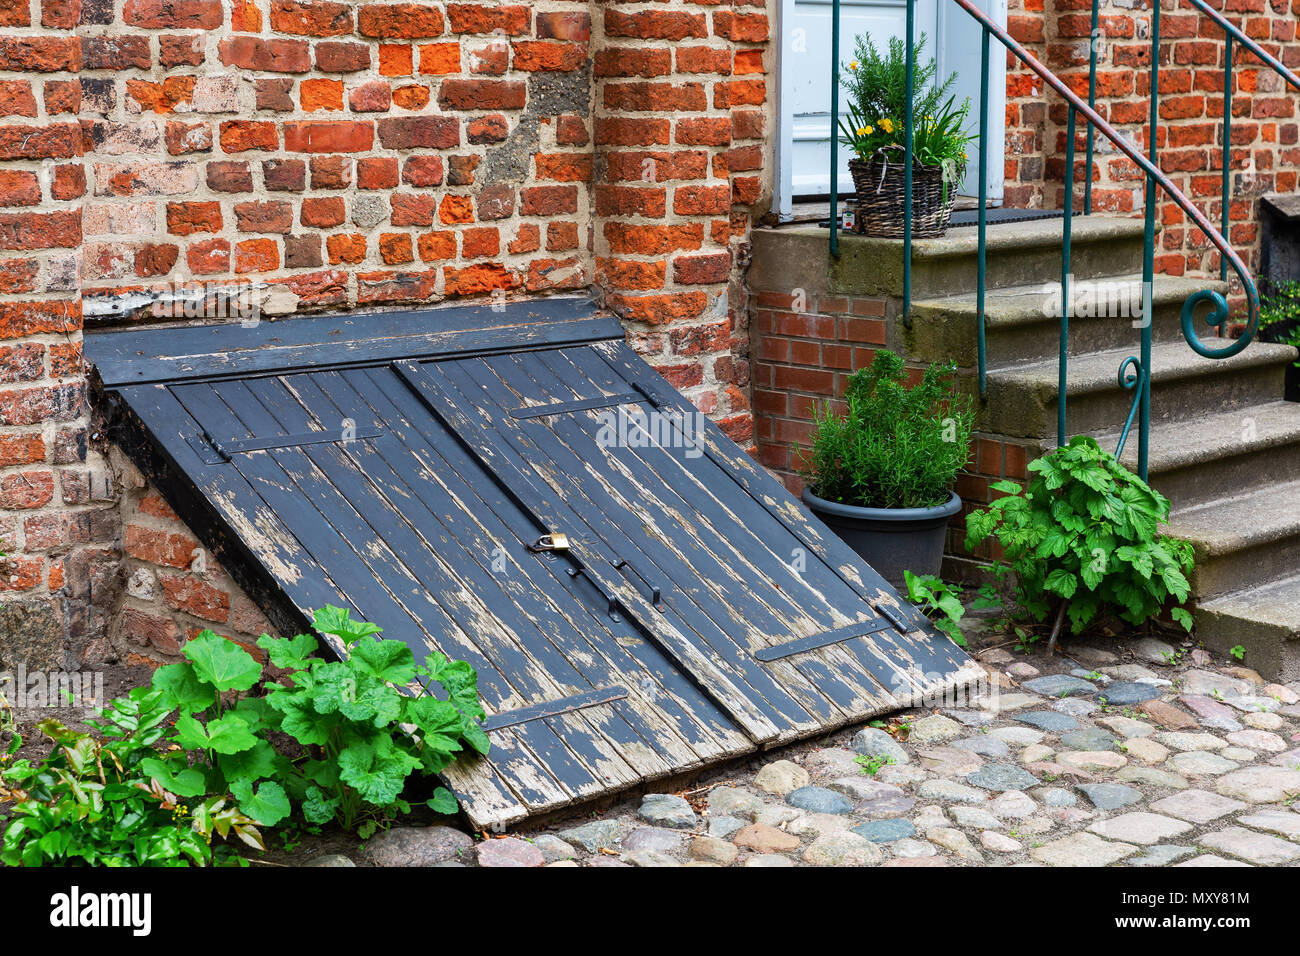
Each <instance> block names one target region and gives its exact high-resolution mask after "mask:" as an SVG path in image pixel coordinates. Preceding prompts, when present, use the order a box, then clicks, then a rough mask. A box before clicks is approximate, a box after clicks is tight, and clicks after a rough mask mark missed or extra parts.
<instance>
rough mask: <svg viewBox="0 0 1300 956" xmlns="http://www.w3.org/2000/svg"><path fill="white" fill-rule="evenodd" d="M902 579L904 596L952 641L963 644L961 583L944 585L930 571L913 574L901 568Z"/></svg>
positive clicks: (962, 645) (964, 639) (963, 614)
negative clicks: (905, 591) (904, 583)
mask: <svg viewBox="0 0 1300 956" xmlns="http://www.w3.org/2000/svg"><path fill="white" fill-rule="evenodd" d="M903 579H904V580H905V581H906V582H907V599H908V600H909V601H911V602H912V603H913V604H915V605H917V606H918V607H920V608H921V610H922V611H924V612H925V614H926V616H927V617H929V618H930V619H931V620H932V621H934V626H935V627H936V628H937V629H938V630H940V631H943V633H945V634H947V635H948V637H949V638H950V639H951V640H952V642H953V643H954V644H958V645H960V646H961V647H965V646H966V638H965V636H964V635H963V634H962V632H961V619H962V617H964V616H965V614H966V607H965V605H964V604H962V603H961V595H962V588H961V586H960V585H956V584H952V585H950V584H945V583H944V582H943V580H942V579H941V578H939V577H937V576H936V575H933V574H913V573H912V572H911V571H904V572H903Z"/></svg>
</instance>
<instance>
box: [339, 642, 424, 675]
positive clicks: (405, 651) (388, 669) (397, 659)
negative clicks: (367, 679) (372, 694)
mask: <svg viewBox="0 0 1300 956" xmlns="http://www.w3.org/2000/svg"><path fill="white" fill-rule="evenodd" d="M352 664H353V666H354V667H355V668H356V669H357V670H358V671H359V672H361V673H363V674H369V675H370V676H372V677H376V678H378V679H379V680H382V681H388V682H389V683H392V684H397V685H399V686H403V685H405V684H407V683H409V682H410V681H411V679H412V678H413V677H415V655H414V654H412V653H411V649H410V648H409V647H407V646H406V645H405V644H403V643H402V642H401V641H381V640H376V639H370V640H361V641H358V642H357V643H356V645H355V646H354V647H353V648H352Z"/></svg>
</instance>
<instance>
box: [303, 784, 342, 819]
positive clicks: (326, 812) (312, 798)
mask: <svg viewBox="0 0 1300 956" xmlns="http://www.w3.org/2000/svg"><path fill="white" fill-rule="evenodd" d="M338 808H339V799H338V798H337V797H331V796H328V795H327V794H326V793H325V792H324V791H323V790H321V788H320V787H308V788H307V797H306V799H305V800H303V802H302V815H303V817H305V818H306V820H307V822H308V823H329V822H330V821H331V820H333V819H334V814H335V813H337V812H338Z"/></svg>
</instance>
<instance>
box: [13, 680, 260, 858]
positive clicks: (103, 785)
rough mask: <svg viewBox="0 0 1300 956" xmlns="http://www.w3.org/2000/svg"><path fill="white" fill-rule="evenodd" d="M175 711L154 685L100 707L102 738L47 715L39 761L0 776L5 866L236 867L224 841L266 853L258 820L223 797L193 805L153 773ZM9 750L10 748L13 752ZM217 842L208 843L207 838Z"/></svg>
mask: <svg viewBox="0 0 1300 956" xmlns="http://www.w3.org/2000/svg"><path fill="white" fill-rule="evenodd" d="M171 711H172V708H171V706H170V704H169V702H168V701H167V700H166V697H165V694H164V693H163V692H162V691H160V690H155V689H151V688H137V689H136V690H133V691H131V692H130V693H129V694H127V695H126V696H125V697H119V698H117V699H115V700H113V701H111V702H110V703H109V704H108V706H107V707H105V708H104V709H103V710H102V711H101V712H100V718H99V719H98V720H94V719H92V720H91V721H90V723H92V724H93V725H95V726H97V727H98V728H99V729H100V731H101V734H102V740H100V739H96V738H95V737H93V736H91V735H90V734H88V733H85V732H82V731H75V730H71V729H70V728H68V727H66V726H64V725H63V724H62V723H60V722H59V721H57V720H54V719H48V720H44V721H42V722H41V723H40V724H38V725H37V727H38V729H39V730H40V731H41V733H42V734H44V735H45V736H46V737H48V738H49V739H50V740H52V741H53V742H54V744H55V747H54V751H53V752H52V753H51V755H50V756H49V757H48V758H46V759H45V760H43V761H41V762H40V763H38V764H33V763H31V761H28V760H18V761H14V762H13V763H12V765H10V766H7V767H6V768H5V769H4V770H3V771H2V772H0V800H12V801H13V806H12V807H11V808H10V810H9V819H8V821H7V823H6V825H5V828H4V837H3V843H2V844H0V861H2V862H4V863H5V864H6V865H8V866H20V865H21V866H43V865H70V864H80V865H89V866H184V865H187V864H188V863H193V864H195V865H199V866H206V865H208V864H212V863H216V864H240V863H243V858H242V857H240V856H239V855H238V854H237V853H235V852H234V849H233V847H232V846H230V845H229V844H227V843H225V842H224V841H225V840H226V838H229V837H232V836H233V837H234V838H236V839H238V840H240V841H241V842H243V843H245V844H247V845H248V846H250V847H255V848H258V849H263V848H264V846H263V843H262V836H261V834H260V832H259V831H258V829H257V826H256V821H254V820H253V819H251V818H250V817H249V816H248V815H247V814H245V813H244V812H243V811H241V810H240V809H239V808H238V807H236V806H235V805H234V803H233V801H231V800H230V799H228V798H227V797H224V796H202V797H201V798H200V799H199V800H196V801H194V802H193V804H192V805H187V804H186V803H183V802H182V800H181V798H180V797H178V796H177V795H176V794H175V793H172V792H171V791H169V790H167V788H166V787H164V786H163V785H162V784H160V783H159V782H158V781H157V780H156V779H154V778H153V776H152V774H151V773H150V771H149V767H148V764H149V763H150V761H152V760H154V759H156V755H157V754H158V752H159V751H158V750H157V749H156V747H155V745H156V744H157V743H159V742H160V741H162V740H163V738H164V736H165V734H166V732H167V726H166V720H167V718H168V716H169V715H170V714H171ZM16 749H17V748H16V746H13V747H11V749H10V754H11V755H12V753H13V752H14V751H16ZM214 835H215V836H220V837H221V838H222V841H223V842H221V843H219V844H217V846H216V847H214V846H213V842H212V838H213V836H214Z"/></svg>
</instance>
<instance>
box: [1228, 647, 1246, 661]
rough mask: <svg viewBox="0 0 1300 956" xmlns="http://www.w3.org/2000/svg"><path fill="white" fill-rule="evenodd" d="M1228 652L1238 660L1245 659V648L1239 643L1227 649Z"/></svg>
mask: <svg viewBox="0 0 1300 956" xmlns="http://www.w3.org/2000/svg"><path fill="white" fill-rule="evenodd" d="M1228 653H1229V654H1231V655H1232V656H1233V657H1234V658H1236V659H1237V660H1239V661H1244V660H1245V659H1246V648H1244V647H1243V646H1242V645H1240V644H1238V645H1237V646H1236V647H1233V648H1230V649H1229V650H1228Z"/></svg>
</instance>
